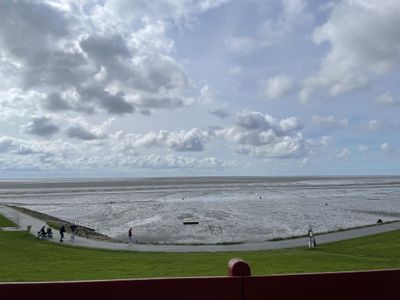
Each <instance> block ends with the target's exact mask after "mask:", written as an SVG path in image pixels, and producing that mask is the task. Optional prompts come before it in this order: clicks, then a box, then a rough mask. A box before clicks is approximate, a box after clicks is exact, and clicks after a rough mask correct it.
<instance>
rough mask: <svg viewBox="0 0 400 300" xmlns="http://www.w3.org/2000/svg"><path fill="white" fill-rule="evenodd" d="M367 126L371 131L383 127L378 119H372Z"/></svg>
mask: <svg viewBox="0 0 400 300" xmlns="http://www.w3.org/2000/svg"><path fill="white" fill-rule="evenodd" d="M367 128H368V130H370V131H375V130H378V129H380V128H382V125H381V123H380V122H379V121H377V120H371V121H369V122H368V125H367Z"/></svg>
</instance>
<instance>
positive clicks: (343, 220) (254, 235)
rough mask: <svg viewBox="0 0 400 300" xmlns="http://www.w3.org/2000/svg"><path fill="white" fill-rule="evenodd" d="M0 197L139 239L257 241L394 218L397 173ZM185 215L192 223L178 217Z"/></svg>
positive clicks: (98, 185)
mask: <svg viewBox="0 0 400 300" xmlns="http://www.w3.org/2000/svg"><path fill="white" fill-rule="evenodd" d="M0 202H2V203H13V204H18V205H21V206H24V207H26V208H29V209H33V210H37V211H40V212H44V213H47V214H50V215H53V216H56V217H59V218H62V219H69V220H78V221H81V222H86V223H91V224H93V226H94V227H95V228H96V229H97V230H98V231H100V232H101V233H104V234H106V235H109V236H112V237H114V238H119V239H126V236H127V231H128V228H129V227H133V228H134V235H135V237H136V238H137V239H138V240H139V241H140V242H150V243H178V244H179V243H222V242H256V241H264V240H267V239H272V238H276V237H288V236H292V235H302V234H305V233H306V232H307V229H308V227H309V225H310V224H311V225H312V226H313V229H314V230H315V231H316V232H321V231H329V230H336V229H339V228H349V227H353V226H360V225H366V224H371V223H375V222H376V221H377V220H378V219H382V220H384V221H391V220H399V219H400V177H280V178H279V177H278V178H271V177H203V178H190V177H186V178H138V179H102V180H96V179H93V180H86V179H85V180H32V181H12V180H8V181H0ZM186 219H190V220H196V221H198V222H199V224H198V225H183V221H184V220H186Z"/></svg>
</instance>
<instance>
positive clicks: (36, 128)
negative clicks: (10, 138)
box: [21, 116, 60, 137]
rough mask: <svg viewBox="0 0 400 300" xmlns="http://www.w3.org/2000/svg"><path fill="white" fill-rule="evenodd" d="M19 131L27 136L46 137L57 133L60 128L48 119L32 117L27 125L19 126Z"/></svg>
mask: <svg viewBox="0 0 400 300" xmlns="http://www.w3.org/2000/svg"><path fill="white" fill-rule="evenodd" d="M21 130H22V131H23V132H26V133H29V134H34V135H37V136H41V137H47V136H51V135H53V134H55V133H56V132H58V131H59V130H60V128H59V127H58V126H57V125H55V124H54V123H52V121H51V120H50V119H49V118H46V117H43V116H33V117H32V118H31V120H30V121H29V122H28V123H27V124H25V125H23V126H21Z"/></svg>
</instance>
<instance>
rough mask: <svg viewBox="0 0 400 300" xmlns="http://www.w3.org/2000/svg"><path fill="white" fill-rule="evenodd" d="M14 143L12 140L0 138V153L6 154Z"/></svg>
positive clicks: (5, 137)
mask: <svg viewBox="0 0 400 300" xmlns="http://www.w3.org/2000/svg"><path fill="white" fill-rule="evenodd" d="M13 143H14V139H13V138H11V137H8V136H1V137H0V153H4V152H8V150H9V149H10V148H11V146H12V145H13Z"/></svg>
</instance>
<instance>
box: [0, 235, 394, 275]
mask: <svg viewBox="0 0 400 300" xmlns="http://www.w3.org/2000/svg"><path fill="white" fill-rule="evenodd" d="M233 257H240V258H243V259H244V260H246V261H247V262H248V263H249V264H250V266H251V268H252V273H253V274H254V275H265V274H278V273H299V272H326V271H350V270H368V269H385V268H400V231H393V232H388V233H384V234H379V235H374V236H369V237H365V238H358V239H354V240H349V241H342V242H336V243H332V244H327V245H323V246H319V247H318V248H316V249H312V250H310V249H308V248H305V247H304V248H296V249H287V250H273V251H260V252H239V253H238V252H236V253H184V254H182V253H179V254H175V253H139V252H124V251H108V250H93V249H84V248H76V247H69V246H64V245H61V244H57V243H51V242H47V241H39V240H37V239H36V238H35V237H33V236H32V235H29V234H28V233H26V232H5V231H2V232H0V281H43V280H80V279H111V278H146V277H184V276H225V275H226V274H227V263H228V261H229V259H231V258H233Z"/></svg>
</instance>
